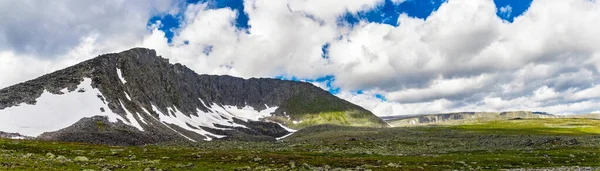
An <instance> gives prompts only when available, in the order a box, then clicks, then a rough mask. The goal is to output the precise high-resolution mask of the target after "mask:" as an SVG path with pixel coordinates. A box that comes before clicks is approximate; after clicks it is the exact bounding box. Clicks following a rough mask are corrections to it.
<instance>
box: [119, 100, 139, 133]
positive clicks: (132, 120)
mask: <svg viewBox="0 0 600 171" xmlns="http://www.w3.org/2000/svg"><path fill="white" fill-rule="evenodd" d="M119 103H121V107H122V108H123V110H125V113H126V114H127V115H126V116H125V117H127V120H128V122H129V123H130V125H131V126H133V127H135V128H137V129H139V130H140V131H144V128H142V125H140V123H139V122H138V121H137V120H136V119H135V117H134V116H133V114H131V112H129V110H127V108H125V105H123V101H121V100H119ZM136 115H137V113H136ZM138 116H139V115H138Z"/></svg>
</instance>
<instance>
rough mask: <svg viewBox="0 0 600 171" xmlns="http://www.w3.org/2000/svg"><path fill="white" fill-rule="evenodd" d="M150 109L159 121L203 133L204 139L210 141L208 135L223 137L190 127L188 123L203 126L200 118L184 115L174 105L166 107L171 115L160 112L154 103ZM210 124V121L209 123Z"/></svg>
mask: <svg viewBox="0 0 600 171" xmlns="http://www.w3.org/2000/svg"><path fill="white" fill-rule="evenodd" d="M152 110H153V111H154V112H156V113H158V117H159V118H158V119H159V121H161V122H164V123H168V124H173V125H177V126H179V127H181V128H183V129H185V130H188V131H192V132H195V133H197V134H200V135H203V136H205V137H206V138H205V140H207V141H210V140H212V138H211V137H210V136H213V137H216V138H223V137H225V136H223V135H216V134H213V133H210V132H208V131H205V130H203V129H202V128H192V127H190V126H189V125H192V126H205V125H203V124H202V122H203V121H205V120H202V119H194V118H191V117H188V116H185V115H184V114H183V113H181V112H180V111H179V110H178V109H177V108H176V107H174V108H171V107H168V108H167V112H169V111H173V112H174V113H175V116H173V115H165V114H164V113H162V112H160V110H158V108H157V107H156V106H154V105H152ZM188 124H189V125H188ZM210 125H212V123H211V124H210Z"/></svg>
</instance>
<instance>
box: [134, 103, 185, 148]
mask: <svg viewBox="0 0 600 171" xmlns="http://www.w3.org/2000/svg"><path fill="white" fill-rule="evenodd" d="M152 108H153V109H154V108H155V107H154V106H152ZM142 110H144V112H146V113H147V114H148V115H150V116H152V114H150V112H148V110H146V108H143V107H142ZM155 111H157V112H156V113H158V114H159V115H162V113H159V111H158V110H155ZM152 118H154V119H155V120H156V121H158V122H160V123H162V124H163V125H164V126H166V127H167V128H169V129H170V130H171V131H173V132H176V133H177V134H179V135H181V136H182V137H184V138H186V139H188V140H190V141H192V142H196V140H194V139H191V138H190V137H187V136H185V135H183V134H182V133H181V132H179V131H177V130H175V129H173V128H171V127H170V126H169V125H167V124H165V123H164V122H161V121H160V120H159V119H157V118H155V117H152Z"/></svg>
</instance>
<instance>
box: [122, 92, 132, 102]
mask: <svg viewBox="0 0 600 171" xmlns="http://www.w3.org/2000/svg"><path fill="white" fill-rule="evenodd" d="M123 93H125V97H127V100H129V101H131V97H129V94H127V92H123Z"/></svg>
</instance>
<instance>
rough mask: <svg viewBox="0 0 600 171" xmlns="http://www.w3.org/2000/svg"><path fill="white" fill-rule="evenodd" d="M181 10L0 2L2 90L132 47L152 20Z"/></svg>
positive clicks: (111, 3)
mask: <svg viewBox="0 0 600 171" xmlns="http://www.w3.org/2000/svg"><path fill="white" fill-rule="evenodd" d="M179 6H181V4H180V3H179V2H172V1H170V0H151V1H122V0H106V1H94V0H65V1H33V0H23V1H1V2H0V11H2V12H1V15H0V71H1V74H0V87H5V86H8V85H11V84H15V83H18V82H21V81H26V80H29V79H33V78H35V77H37V76H41V75H42V74H45V73H48V72H51V71H54V70H57V69H61V68H64V67H66V66H69V65H73V64H76V63H78V62H82V61H83V60H85V59H89V58H92V57H95V56H97V55H100V54H102V53H109V52H117V51H122V50H125V49H128V48H131V47H134V46H135V45H136V44H139V43H140V42H141V40H142V39H143V38H144V36H145V35H147V27H146V23H147V21H148V19H149V18H150V17H151V16H153V15H159V14H164V13H175V12H177V10H178V9H179ZM24 66H26V67H24Z"/></svg>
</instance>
